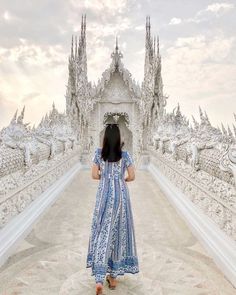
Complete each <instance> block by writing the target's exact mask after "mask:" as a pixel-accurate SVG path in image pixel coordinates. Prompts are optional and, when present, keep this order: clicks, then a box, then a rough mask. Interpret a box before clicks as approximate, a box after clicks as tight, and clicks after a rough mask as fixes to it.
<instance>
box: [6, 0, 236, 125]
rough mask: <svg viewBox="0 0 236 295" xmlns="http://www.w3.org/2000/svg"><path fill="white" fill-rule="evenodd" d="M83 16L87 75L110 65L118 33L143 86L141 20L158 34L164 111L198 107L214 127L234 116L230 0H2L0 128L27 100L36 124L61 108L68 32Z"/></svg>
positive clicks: (235, 57) (235, 59)
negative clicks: (52, 107) (165, 109)
mask: <svg viewBox="0 0 236 295" xmlns="http://www.w3.org/2000/svg"><path fill="white" fill-rule="evenodd" d="M82 14H86V15H87V57H88V78H89V80H90V81H94V82H96V81H97V80H98V79H99V78H100V76H101V74H102V72H103V71H104V70H105V69H106V68H107V67H108V66H109V64H110V61H111V59H110V55H111V53H112V51H113V49H114V46H115V37H116V35H117V36H118V39H119V44H120V49H121V51H122V53H123V55H124V58H123V63H124V64H125V67H126V68H127V69H128V70H129V71H130V72H131V73H132V75H133V77H134V78H135V79H136V80H137V81H139V83H140V84H141V83H142V80H143V69H144V45H145V19H146V16H147V15H149V16H150V18H151V30H152V34H153V35H158V36H159V39H160V53H161V56H162V78H163V83H164V94H165V95H167V96H168V100H167V110H168V111H171V110H172V109H173V108H174V107H175V106H176V105H177V104H178V102H179V104H180V108H181V110H182V112H183V114H184V115H186V116H187V118H190V119H191V116H192V115H194V116H195V118H196V119H197V120H198V121H199V112H198V107H199V106H201V108H202V109H203V110H204V111H206V112H207V114H208V116H209V119H210V121H211V122H212V124H213V125H214V126H216V127H217V126H218V125H220V124H221V122H223V123H224V124H225V125H226V126H227V124H229V126H230V127H232V123H233V122H234V123H236V122H235V121H234V117H233V112H235V113H236V0H225V1H224V0H222V1H220V0H219V1H217V0H216V1H210V0H198V1H195V0H119V1H114V0H91V1H90V0H84V1H83V0H24V1H16V0H0V36H1V38H0V128H2V127H4V126H7V125H8V124H9V122H10V120H11V118H12V116H13V114H14V113H15V111H16V109H18V111H21V109H22V107H23V106H24V105H25V106H26V109H25V122H30V123H31V126H32V125H33V124H34V123H35V124H36V126H37V124H38V123H39V121H40V120H41V118H42V116H44V115H45V114H46V112H48V111H49V109H50V108H51V105H52V103H53V102H55V105H56V107H57V108H58V110H59V111H64V110H65V93H66V84H67V81H68V57H69V54H70V47H71V36H72V34H73V35H76V34H77V35H79V31H80V23H81V16H82Z"/></svg>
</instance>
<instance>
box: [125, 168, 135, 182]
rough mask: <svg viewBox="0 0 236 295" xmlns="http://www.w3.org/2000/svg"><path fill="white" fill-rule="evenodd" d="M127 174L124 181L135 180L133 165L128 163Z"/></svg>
mask: <svg viewBox="0 0 236 295" xmlns="http://www.w3.org/2000/svg"><path fill="white" fill-rule="evenodd" d="M127 171H128V176H127V177H126V178H125V181H133V180H135V171H134V165H129V166H128V167H127Z"/></svg>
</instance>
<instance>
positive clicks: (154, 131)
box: [0, 16, 236, 286]
mask: <svg viewBox="0 0 236 295" xmlns="http://www.w3.org/2000/svg"><path fill="white" fill-rule="evenodd" d="M122 57H123V55H122V53H121V51H120V49H119V45H118V40H116V44H115V49H114V51H113V52H112V54H111V63H110V66H109V67H108V68H107V69H106V70H105V71H104V72H103V74H102V77H101V79H99V80H98V82H97V84H96V85H92V84H91V82H89V79H88V76H87V55H86V17H85V16H83V17H82V24H81V33H80V36H79V38H78V40H77V37H76V36H75V37H72V45H71V53H70V55H69V65H68V69H69V77H68V85H67V89H66V111H65V112H64V113H59V112H58V111H57V109H56V107H55V105H54V104H53V106H52V110H50V111H49V113H47V114H46V115H45V116H44V117H43V118H42V120H41V122H40V124H39V125H38V126H37V127H33V128H31V127H29V124H28V123H25V122H24V112H25V108H23V110H22V111H21V113H20V114H19V115H18V113H17V111H16V113H15V114H14V116H13V118H12V120H11V121H10V124H9V125H8V126H7V127H5V128H3V129H2V130H1V132H0V227H1V231H0V262H1V264H3V263H4V262H5V261H6V259H7V258H8V257H9V255H10V253H11V249H12V248H13V247H14V245H15V244H16V243H17V241H19V239H20V237H22V236H24V235H25V233H26V232H27V230H28V229H29V228H30V226H31V225H32V224H33V222H34V221H35V220H37V219H38V217H39V216H40V215H41V214H42V213H43V211H44V210H45V209H46V208H47V207H48V206H50V204H52V203H53V202H54V201H55V199H56V196H57V195H58V192H59V191H60V190H62V189H63V188H64V187H65V186H66V185H67V184H68V183H69V181H70V180H71V179H72V178H73V176H74V175H75V173H77V172H78V171H79V170H80V169H82V168H86V167H87V168H88V167H90V164H91V159H92V156H93V153H94V150H95V148H96V147H97V146H101V145H102V141H101V140H102V137H103V132H104V127H105V124H106V123H107V122H117V123H119V126H120V129H121V135H122V140H123V141H124V148H125V149H127V150H129V151H130V152H131V154H132V156H133V158H134V160H135V164H136V167H137V168H142V169H147V170H149V171H150V172H151V173H152V175H153V176H154V177H155V179H156V180H157V182H158V183H159V185H160V187H161V189H162V190H163V192H165V194H166V196H167V198H168V199H169V200H170V201H171V203H172V204H173V205H174V206H175V208H176V210H177V211H178V212H180V214H181V215H182V216H183V217H184V218H185V220H186V222H187V223H188V225H189V227H190V228H191V229H192V230H193V232H194V233H195V234H196V236H197V237H198V239H199V240H201V241H202V242H203V244H204V245H205V247H206V248H207V249H208V250H209V252H210V253H211V254H212V257H213V258H214V260H215V262H216V263H217V264H218V266H219V267H220V269H221V270H222V271H223V273H224V274H225V275H226V277H227V278H228V279H229V280H230V281H231V282H232V284H234V285H235V286H236V127H235V125H234V126H233V130H231V129H230V127H229V126H228V127H225V126H224V125H223V124H222V126H221V128H219V127H217V128H216V127H214V126H212V125H211V123H210V120H209V118H208V115H207V113H206V112H203V111H202V109H201V108H200V107H199V114H200V118H199V120H197V119H195V118H193V124H190V122H189V120H188V119H187V118H186V117H185V116H184V115H183V114H182V113H181V110H180V106H179V105H178V106H177V107H176V108H174V110H173V111H172V112H167V111H166V108H165V107H166V103H167V97H166V96H165V95H164V94H163V84H162V76H161V56H160V52H159V40H158V39H157V40H156V39H155V38H153V37H152V35H151V25H150V18H149V17H147V19H146V40H145V61H144V80H143V82H142V85H141V87H140V86H139V84H138V83H136V81H135V80H134V79H133V78H132V76H131V73H130V72H129V71H128V70H127V69H126V68H125V66H124V64H123V63H122ZM234 118H235V121H236V115H235V114H234ZM55 184H57V188H55ZM49 192H50V193H49ZM10 241H11V242H10Z"/></svg>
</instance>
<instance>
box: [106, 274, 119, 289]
mask: <svg viewBox="0 0 236 295" xmlns="http://www.w3.org/2000/svg"><path fill="white" fill-rule="evenodd" d="M106 279H107V282H108V285H109V288H110V289H115V288H116V285H117V279H115V278H113V277H111V276H110V275H107V277H106Z"/></svg>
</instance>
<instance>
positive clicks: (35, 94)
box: [21, 92, 40, 102]
mask: <svg viewBox="0 0 236 295" xmlns="http://www.w3.org/2000/svg"><path fill="white" fill-rule="evenodd" d="M39 95H40V93H39V92H31V93H28V94H25V95H24V96H23V98H22V99H21V101H22V102H27V101H29V100H32V99H34V98H36V97H38V96H39Z"/></svg>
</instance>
